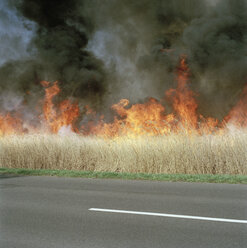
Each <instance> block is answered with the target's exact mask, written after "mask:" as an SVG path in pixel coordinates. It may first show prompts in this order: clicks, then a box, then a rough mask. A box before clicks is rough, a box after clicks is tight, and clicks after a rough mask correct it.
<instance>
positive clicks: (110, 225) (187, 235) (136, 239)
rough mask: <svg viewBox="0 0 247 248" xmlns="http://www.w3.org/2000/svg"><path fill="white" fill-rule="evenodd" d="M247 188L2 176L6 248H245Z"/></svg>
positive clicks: (0, 225)
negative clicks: (107, 210) (213, 219)
mask: <svg viewBox="0 0 247 248" xmlns="http://www.w3.org/2000/svg"><path fill="white" fill-rule="evenodd" d="M90 208H101V209H114V210H124V211H137V212H139V211H141V212H148V213H150V212H151V213H164V214H173V215H186V216H197V217H198V216H199V217H210V218H221V219H226V220H228V219H236V220H247V186H246V185H227V184H199V183H167V182H149V181H124V180H99V179H78V178H77V179H76V178H57V177H11V176H10V177H8V176H0V247H1V248H15V247H18V248H46V247H47V248H53V247H56V248H63V247H66V248H78V247H80V248H88V247H90V248H91V247H92V248H94V247H99V248H104V247H105V248H122V247H123V248H127V247H138V248H139V247H140V248H146V247H147V248H152V247H154V248H155V247H162V248H170V247H174V248H193V247H195V248H202V247H203V248H204V247H207V248H214V247H215V248H216V247H217V248H221V247H222V248H228V247H229V248H246V247H247V246H246V244H247V224H241V223H234V222H233V223H229V222H219V221H210V220H200V219H190V218H188V219H184V218H176V217H175V218H173V217H165V216H150V215H142V214H141V215H139V214H138V215H136V214H128V213H112V212H98V211H90V210H89V209H90Z"/></svg>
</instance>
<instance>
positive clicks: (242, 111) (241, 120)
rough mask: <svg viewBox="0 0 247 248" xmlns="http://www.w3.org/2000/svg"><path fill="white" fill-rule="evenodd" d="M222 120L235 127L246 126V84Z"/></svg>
mask: <svg viewBox="0 0 247 248" xmlns="http://www.w3.org/2000/svg"><path fill="white" fill-rule="evenodd" d="M224 120H225V121H226V122H227V123H231V124H233V125H235V126H236V127H247V85H245V87H244V89H243V92H242V94H241V96H240V100H239V101H238V103H237V104H236V105H235V107H233V108H232V110H231V111H230V113H229V114H228V115H227V116H226V117H225V118H224Z"/></svg>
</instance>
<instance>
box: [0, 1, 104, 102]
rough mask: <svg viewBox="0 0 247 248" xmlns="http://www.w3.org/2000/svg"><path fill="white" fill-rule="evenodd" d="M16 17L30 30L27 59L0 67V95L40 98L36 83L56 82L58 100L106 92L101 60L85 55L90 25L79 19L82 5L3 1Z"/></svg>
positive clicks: (88, 54)
mask: <svg viewBox="0 0 247 248" xmlns="http://www.w3.org/2000/svg"><path fill="white" fill-rule="evenodd" d="M9 3H10V4H12V6H13V5H14V6H15V7H16V9H17V10H18V12H19V14H20V15H21V16H23V17H24V18H26V19H28V20H30V21H32V22H33V23H34V24H35V25H36V30H35V35H34V38H33V39H32V41H31V43H30V44H29V47H30V49H31V48H32V55H31V56H30V57H29V58H28V59H20V60H16V61H11V62H9V63H6V64H4V65H3V66H2V67H1V68H0V79H1V81H0V87H1V90H2V91H4V90H8V91H15V92H23V93H26V92H29V96H25V97H26V98H28V99H29V98H31V97H30V95H31V96H34V97H35V98H37V94H42V86H41V85H40V81H42V80H47V81H51V82H54V81H59V82H60V85H61V88H62V92H63V95H64V96H66V97H76V98H79V99H84V100H85V99H87V101H89V100H90V99H91V100H94V101H96V100H98V101H100V99H101V98H102V96H103V95H104V93H105V91H106V85H105V72H104V69H103V67H104V66H103V64H102V63H101V61H99V60H97V59H96V58H95V57H94V56H93V55H92V54H91V53H90V52H87V51H86V50H85V46H86V45H87V42H88V35H89V34H90V32H92V31H93V25H92V23H90V21H89V20H87V19H85V18H84V17H83V14H82V13H83V9H82V5H83V1H78V0H70V1H67V0H53V1H49V0H21V1H12V2H9Z"/></svg>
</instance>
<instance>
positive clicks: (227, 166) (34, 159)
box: [0, 131, 247, 175]
mask: <svg viewBox="0 0 247 248" xmlns="http://www.w3.org/2000/svg"><path fill="white" fill-rule="evenodd" d="M0 167H5V168H29V169H63V170H65V169H66V170H85V171H113V172H116V171H117V172H135V173H136V172H143V173H169V174H173V173H185V174H242V175H243V174H245V175H246V174H247V133H246V132H244V131H241V132H240V131H239V132H234V133H228V134H223V135H217V136H216V135H215V136H214V135H206V136H196V135H192V136H184V135H170V136H160V137H145V138H144V137H142V138H137V139H130V138H119V139H115V140H104V139H100V138H96V137H82V136H78V135H69V136H58V135H21V136H18V135H16V136H6V137H2V138H1V139H0Z"/></svg>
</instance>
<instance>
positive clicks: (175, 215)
mask: <svg viewBox="0 0 247 248" xmlns="http://www.w3.org/2000/svg"><path fill="white" fill-rule="evenodd" d="M88 210H90V211H96V212H108V213H121V214H137V215H150V216H160V217H169V218H180V219H191V220H207V221H218V222H231V223H240V224H247V220H235V219H223V218H211V217H200V216H190V215H177V214H162V213H152V212H139V211H126V210H115V209H103V208H90V209H88Z"/></svg>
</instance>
